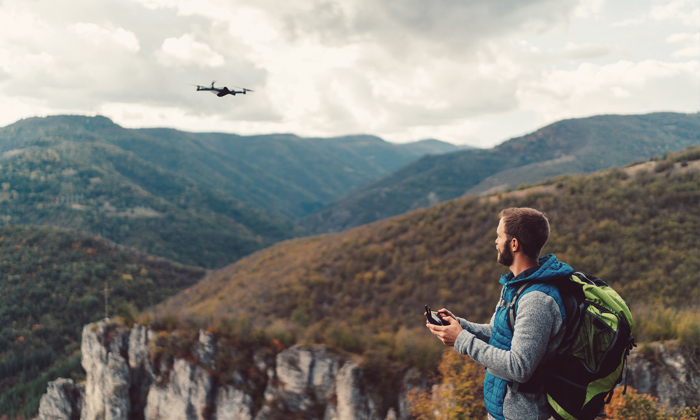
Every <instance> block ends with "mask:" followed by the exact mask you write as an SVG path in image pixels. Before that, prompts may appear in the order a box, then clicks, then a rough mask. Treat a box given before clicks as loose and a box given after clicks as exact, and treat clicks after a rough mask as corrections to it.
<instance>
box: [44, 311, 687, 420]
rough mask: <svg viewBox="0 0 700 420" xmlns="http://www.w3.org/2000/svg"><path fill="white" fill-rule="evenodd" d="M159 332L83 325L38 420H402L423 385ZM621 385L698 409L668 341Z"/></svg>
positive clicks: (304, 355) (642, 351) (645, 351)
mask: <svg viewBox="0 0 700 420" xmlns="http://www.w3.org/2000/svg"><path fill="white" fill-rule="evenodd" d="M162 334H163V333H159V334H156V333H155V332H153V331H150V330H148V329H147V328H145V327H143V326H139V325H134V326H133V327H132V328H130V329H129V328H126V327H124V326H122V325H117V324H114V323H111V322H109V321H108V320H105V321H101V322H98V323H95V324H90V325H87V326H85V328H84V329H83V338H82V347H81V350H82V354H83V359H82V365H83V367H84V368H85V372H86V381H85V382H84V383H82V384H78V385H75V384H74V383H73V381H72V380H70V379H58V380H56V381H54V382H51V383H49V386H48V388H47V391H46V394H45V395H44V396H43V397H42V398H41V403H40V408H39V416H38V420H78V419H80V420H98V419H99V420H102V419H107V420H121V419H124V420H126V419H134V420H165V419H168V420H171V419H172V420H222V419H227V420H228V419H231V420H277V419H286V418H291V417H300V415H301V414H303V417H304V418H307V419H319V420H321V419H322V420H408V419H409V418H410V413H409V409H408V405H407V403H406V396H407V394H408V392H409V391H410V390H411V389H414V388H425V387H427V382H426V380H425V376H424V375H421V374H420V373H419V372H418V371H416V370H413V369H411V370H408V371H405V372H403V373H401V374H400V375H399V376H397V377H395V378H394V379H393V382H392V384H393V385H392V386H393V388H392V390H388V389H381V387H382V386H383V385H381V384H377V383H374V382H373V381H374V380H373V379H372V377H371V375H370V374H369V373H368V372H367V371H366V370H363V369H364V368H363V367H362V366H363V365H362V364H361V363H360V360H359V359H357V358H356V356H352V355H348V354H338V353H334V352H332V351H330V350H329V349H327V348H325V347H322V346H294V347H291V348H289V349H285V350H282V351H280V352H279V353H277V354H275V351H272V350H270V349H267V348H261V349H258V350H256V351H253V350H251V349H246V350H247V351H248V353H247V356H244V355H243V354H242V353H244V351H242V350H241V349H236V348H234V347H233V346H232V345H231V344H230V343H227V342H225V341H223V340H222V342H217V340H216V339H215V337H214V336H213V335H212V334H209V333H206V332H204V331H200V332H199V335H198V337H197V336H195V338H194V340H191V341H190V343H192V342H193V344H192V345H191V347H190V352H189V353H186V354H181V355H179V356H178V355H176V356H175V357H171V358H170V359H168V358H165V357H163V356H162V353H158V352H159V351H161V352H162V349H163V348H162V347H159V346H160V345H161V344H162V343H159V341H158V340H159V339H160V338H159V336H160V335H162ZM166 335H167V334H166ZM158 349H160V350H158ZM154 352H156V354H154ZM171 356H172V355H171ZM233 360H235V362H232V361H233ZM222 362H223V363H222ZM226 362H231V363H226ZM374 369H375V372H376V370H377V367H375V368H374ZM378 369H380V370H382V369H383V366H381V365H379V367H378ZM627 384H628V386H631V387H634V388H636V389H637V390H638V391H639V392H641V393H646V394H651V395H653V396H655V397H657V398H659V400H660V401H661V402H663V403H665V404H668V405H669V406H671V407H682V406H692V405H697V404H700V365H699V363H698V360H697V355H696V356H695V357H692V356H691V355H690V354H688V353H687V352H683V351H681V350H679V347H678V346H677V345H675V344H673V343H667V344H666V345H663V344H659V343H655V344H647V345H643V346H640V348H637V349H635V350H634V351H633V352H632V353H631V354H630V357H629V377H628V380H627ZM392 393H393V394H394V395H393V396H392V398H390V399H387V398H386V395H387V394H392Z"/></svg>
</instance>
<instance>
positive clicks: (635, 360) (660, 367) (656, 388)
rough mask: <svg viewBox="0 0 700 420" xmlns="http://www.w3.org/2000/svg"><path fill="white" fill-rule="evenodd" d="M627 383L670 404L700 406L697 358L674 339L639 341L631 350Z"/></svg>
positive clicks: (699, 364)
mask: <svg viewBox="0 0 700 420" xmlns="http://www.w3.org/2000/svg"><path fill="white" fill-rule="evenodd" d="M628 364H629V377H628V379H627V385H628V386H631V387H632V388H635V389H636V390H637V391H639V392H640V393H642V394H650V395H653V396H654V397H656V398H658V399H659V401H660V402H661V403H663V404H666V405H668V406H669V407H688V406H697V405H700V360H698V355H695V356H693V355H692V354H689V352H688V351H687V350H683V349H682V348H681V347H680V346H678V344H677V343H676V342H667V343H666V344H661V343H649V344H642V345H641V346H640V347H639V348H637V349H635V350H634V351H632V352H631V353H630V356H629V359H628Z"/></svg>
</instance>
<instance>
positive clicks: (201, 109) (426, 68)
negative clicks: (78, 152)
mask: <svg viewBox="0 0 700 420" xmlns="http://www.w3.org/2000/svg"><path fill="white" fill-rule="evenodd" d="M212 81H216V83H217V86H228V87H229V88H231V87H233V86H241V87H245V88H249V89H252V90H253V91H254V92H251V93H248V94H246V95H245V96H244V95H236V96H235V97H232V96H226V97H223V98H217V97H216V96H214V95H211V94H210V93H206V92H196V89H195V87H194V86H192V85H197V84H200V85H208V84H211V82H212ZM699 110H700V2H698V1H697V0H429V1H426V0H380V1H376V0H295V1H288V0H231V1H227V0H118V1H117V0H100V1H94V0H61V1H60V2H59V1H55V0H0V126H6V125H9V124H11V123H13V122H15V121H17V120H19V119H21V118H27V117H33V116H46V115H57V114H80V115H104V116H106V117H109V118H111V119H112V120H113V121H114V122H116V123H117V124H120V125H122V126H124V127H128V128H138V127H172V128H178V129H182V130H187V131H198V132H212V131H215V132H229V133H237V134H242V135H250V134H267V133H294V134H297V135H300V136H304V137H333V136H341V135H350V134H373V135H377V136H379V137H382V138H384V139H385V140H388V141H393V142H399V143H405V142H411V141H416V140H420V139H425V138H436V139H439V140H443V141H449V142H452V143H455V144H468V145H472V146H477V147H492V146H494V145H496V144H498V143H501V142H502V141H505V140H507V139H509V138H512V137H516V136H519V135H523V134H526V133H529V132H532V131H534V130H536V129H538V128H541V127H543V126H545V125H547V124H550V123H552V122H555V121H558V120H561V119H565V118H578V117H587V116H591V115H597V114H639V113H648V112H656V111H674V112H698V111H699Z"/></svg>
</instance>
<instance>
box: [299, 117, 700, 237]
mask: <svg viewBox="0 0 700 420" xmlns="http://www.w3.org/2000/svg"><path fill="white" fill-rule="evenodd" d="M697 144H700V116H698V114H676V113H655V114H647V115H628V116H623V115H601V116H595V117H589V118H580V119H570V120H563V121H559V122H556V123H554V124H551V125H549V126H547V127H544V128H542V129H540V130H537V131H535V132H533V133H531V134H528V135H525V136H523V137H518V138H514V139H511V140H508V141H506V142H504V143H502V144H500V145H498V146H496V147H494V148H492V149H489V150H481V149H478V150H466V151H459V152H453V153H449V154H445V155H439V156H426V157H424V158H422V159H420V160H418V161H416V162H414V163H411V164H409V165H407V166H405V167H403V168H401V169H399V170H398V171H396V172H394V173H392V174H390V175H387V176H385V177H383V178H380V179H378V180H377V181H374V182H372V183H370V184H368V185H365V186H363V187H362V188H359V189H358V190H356V191H354V192H353V193H351V194H349V195H347V196H345V197H343V198H341V199H340V200H338V201H337V202H335V203H333V204H332V205H330V206H328V207H327V208H325V209H323V210H321V211H319V212H317V213H315V214H312V215H310V216H307V217H306V218H304V219H303V220H302V221H301V225H302V226H303V227H305V228H306V229H307V230H309V231H310V232H314V233H325V232H338V231H342V230H345V229H349V228H351V227H355V226H360V225H363V224H366V223H371V222H373V221H375V220H379V219H383V218H387V217H391V216H395V215H398V214H402V213H405V212H407V211H409V210H414V209H417V208H420V207H426V206H428V205H432V204H436V203H439V202H442V201H445V200H449V199H452V198H456V197H460V196H462V195H465V194H478V193H484V192H492V191H504V190H507V189H508V188H516V187H517V186H518V185H520V184H523V183H534V182H539V181H542V180H544V179H546V178H550V177H554V176H557V175H562V174H576V173H589V172H593V171H597V170H601V169H605V168H609V167H611V166H623V165H625V164H627V163H629V162H632V161H635V160H646V159H649V158H650V157H652V156H654V155H662V154H664V153H667V152H672V151H676V150H680V149H682V148H684V147H686V146H690V145H697Z"/></svg>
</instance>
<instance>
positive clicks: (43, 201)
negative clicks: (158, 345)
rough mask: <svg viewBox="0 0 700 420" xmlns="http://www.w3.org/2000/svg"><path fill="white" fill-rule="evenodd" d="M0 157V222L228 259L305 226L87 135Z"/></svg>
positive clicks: (197, 260) (202, 259) (188, 257)
mask: <svg viewBox="0 0 700 420" xmlns="http://www.w3.org/2000/svg"><path fill="white" fill-rule="evenodd" d="M80 140H81V138H80V137H78V138H77V139H73V140H71V141H67V140H63V139H62V138H59V139H54V138H53V137H48V139H46V140H42V141H40V142H38V143H35V145H34V146H29V147H25V148H21V149H13V150H11V151H9V152H5V153H4V154H3V155H2V160H0V180H2V185H1V189H0V222H3V223H5V224H7V223H12V224H22V225H28V224H33V225H52V226H58V227H64V228H73V229H80V230H84V231H88V232H91V233H93V234H95V235H100V236H102V237H103V238H106V239H108V240H110V241H114V242H116V243H119V244H122V245H127V246H133V247H136V248H137V249H139V250H141V251H142V252H144V253H148V254H153V255H157V256H161V257H165V258H169V259H171V260H175V261H178V262H181V263H185V264H190V265H198V266H201V267H209V268H212V267H221V266H224V265H226V264H230V263H231V262H233V261H236V260H237V259H239V258H240V257H242V256H244V255H248V254H250V253H251V252H253V251H256V250H258V249H261V248H264V247H266V246H268V245H270V244H272V243H275V242H278V241H280V240H284V239H288V238H291V237H294V236H298V235H300V234H301V233H302V230H301V229H300V228H298V227H296V226H295V225H294V224H293V223H292V222H290V221H288V220H286V219H284V218H282V217H281V216H275V215H272V214H271V213H268V212H265V211H264V210H261V209H256V208H252V207H250V206H247V205H245V204H243V203H242V202H240V201H237V200H235V199H233V198H230V197H228V196H227V195H225V194H224V193H222V192H219V191H216V190H212V189H209V188H207V187H204V186H201V185H199V184H197V183H196V182H194V181H192V180H190V179H189V178H186V177H183V176H179V175H176V174H174V173H172V172H169V171H166V170H163V169H161V168H159V167H158V166H156V165H153V164H151V163H149V162H146V161H145V160H143V159H140V158H138V157H137V156H134V154H133V153H130V152H127V151H124V150H122V149H120V148H118V147H116V146H113V145H110V144H106V143H103V142H99V141H93V138H91V137H89V136H87V138H86V139H83V140H84V141H82V142H80Z"/></svg>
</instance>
